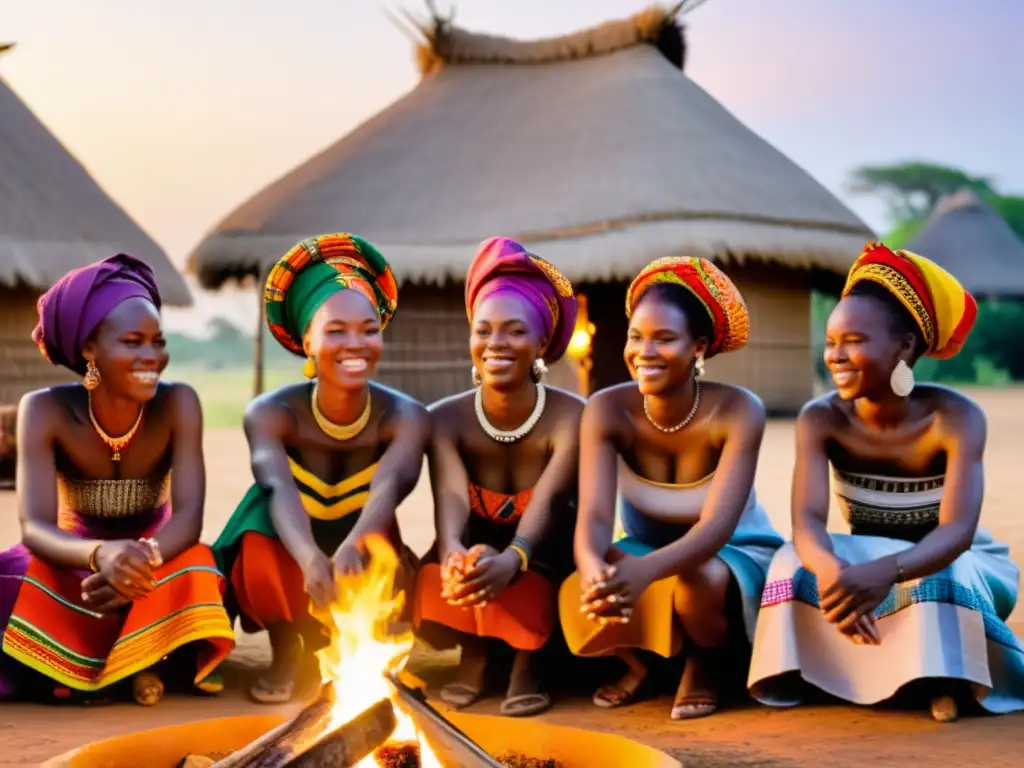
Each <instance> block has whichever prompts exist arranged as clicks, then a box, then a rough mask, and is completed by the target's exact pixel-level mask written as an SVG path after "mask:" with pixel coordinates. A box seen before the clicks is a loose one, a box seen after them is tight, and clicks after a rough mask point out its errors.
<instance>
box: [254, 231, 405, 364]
mask: <svg viewBox="0 0 1024 768" xmlns="http://www.w3.org/2000/svg"><path fill="white" fill-rule="evenodd" d="M344 290H352V291H359V292H360V293H361V294H363V295H364V296H365V297H366V298H367V299H369V300H370V303H371V304H372V305H373V306H374V308H375V309H376V310H377V314H378V316H379V317H380V325H381V328H382V329H383V328H386V327H387V324H388V323H389V322H390V321H391V318H392V317H393V316H394V314H395V310H397V309H398V282H397V281H396V280H395V276H394V274H393V273H392V272H391V267H389V266H388V263H387V261H385V260H384V257H383V256H381V255H380V252H379V251H378V250H377V249H376V248H374V247H373V246H372V245H371V244H370V243H368V242H366V241H365V240H363V239H362V238H361V237H358V236H356V235H351V234H349V233H347V232H342V233H339V234H333V235H320V236H319V237H311V238H308V239H306V240H303V241H302V242H301V243H298V244H297V245H296V246H295V247H293V248H292V249H291V250H290V251H288V253H286V254H285V255H284V256H282V257H281V258H280V259H279V260H278V262H277V263H276V264H275V265H274V267H273V269H271V270H270V275H269V276H268V277H267V284H266V286H265V288H264V289H263V303H264V305H265V306H266V310H267V326H268V327H269V328H270V332H271V333H272V334H273V336H274V338H275V339H277V342H278V343H279V344H280V345H281V346H282V347H284V348H285V349H287V350H288V351H289V352H292V353H294V354H296V355H305V353H304V352H303V349H302V341H303V337H304V336H305V335H306V330H307V329H308V328H309V324H310V323H311V322H312V321H313V316H314V315H315V314H316V313H317V310H318V309H320V307H322V306H323V303H324V302H325V301H327V299H329V298H330V297H331V296H333V295H334V294H335V293H338V292H339V291H344Z"/></svg>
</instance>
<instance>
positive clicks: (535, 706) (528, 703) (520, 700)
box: [500, 693, 551, 717]
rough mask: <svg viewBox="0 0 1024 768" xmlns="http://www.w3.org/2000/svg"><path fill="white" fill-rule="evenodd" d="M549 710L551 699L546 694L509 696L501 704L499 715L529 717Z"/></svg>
mask: <svg viewBox="0 0 1024 768" xmlns="http://www.w3.org/2000/svg"><path fill="white" fill-rule="evenodd" d="M550 708H551V697H550V696H549V695H548V694H546V693H522V694H519V695H518V696H509V697H508V698H507V699H505V700H504V701H503V702H501V709H500V711H501V714H503V715H505V716H506V717H530V716H531V715H539V714H540V713H541V712H545V711H547V710H548V709H550Z"/></svg>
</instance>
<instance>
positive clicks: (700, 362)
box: [693, 355, 704, 379]
mask: <svg viewBox="0 0 1024 768" xmlns="http://www.w3.org/2000/svg"><path fill="white" fill-rule="evenodd" d="M693 369H694V371H695V372H696V374H697V378H698V379H699V378H701V377H703V376H704V355H697V359H696V360H694V361H693Z"/></svg>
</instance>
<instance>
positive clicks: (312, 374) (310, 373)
mask: <svg viewBox="0 0 1024 768" xmlns="http://www.w3.org/2000/svg"><path fill="white" fill-rule="evenodd" d="M302 375H303V376H305V377H306V378H307V379H315V378H316V361H315V360H314V359H313V358H312V356H310V357H307V358H306V362H304V363H303V364H302Z"/></svg>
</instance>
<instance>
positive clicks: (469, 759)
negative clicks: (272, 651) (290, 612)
mask: <svg viewBox="0 0 1024 768" xmlns="http://www.w3.org/2000/svg"><path fill="white" fill-rule="evenodd" d="M365 544H366V548H367V553H368V555H369V557H368V564H367V568H366V570H365V571H364V572H363V573H361V574H358V575H352V576H346V577H343V578H341V579H339V581H338V598H337V600H336V601H335V603H334V604H333V605H331V606H330V607H329V608H328V609H326V610H324V611H322V612H321V613H319V614H318V615H317V617H316V618H317V619H319V620H320V621H321V622H323V624H324V625H325V626H326V627H327V629H328V630H329V632H330V638H331V639H330V642H329V644H328V645H327V647H326V648H324V649H323V650H321V651H319V652H318V654H317V657H318V660H319V663H320V673H321V679H322V688H321V691H320V695H319V696H318V697H317V699H316V700H315V701H314V702H313V703H312V704H310V705H308V706H307V707H305V708H304V709H303V710H302V711H301V712H299V714H298V715H296V716H295V717H294V718H292V719H291V720H290V721H288V722H286V723H284V724H283V725H281V726H278V727H277V728H275V729H273V730H272V731H270V732H268V733H266V734H265V735H264V736H262V737H261V738H259V739H257V740H256V741H253V742H252V743H250V744H248V745H247V746H246V747H244V748H243V749H241V750H238V751H237V752H234V753H233V754H231V755H229V756H227V757H225V758H223V759H221V760H220V761H218V762H214V759H213V756H198V755H192V756H189V758H187V759H186V761H185V762H184V763H183V764H182V765H194V766H212V768H284V766H291V767H292V768H319V767H321V766H322V767H324V768H326V767H327V766H331V768H455V767H458V768H503V767H504V766H527V765H529V766H543V767H544V768H557V763H556V762H554V761H543V760H541V761H537V760H529V759H526V758H523V757H521V756H518V755H506V756H502V758H501V760H500V761H498V760H495V759H494V758H493V757H491V756H490V755H488V754H487V753H486V752H485V751H484V750H483V749H481V748H480V747H479V746H477V745H476V744H475V743H474V742H473V741H472V740H471V739H470V738H469V737H468V736H466V735H465V734H464V733H462V732H461V731H460V730H458V729H457V728H455V726H453V725H452V724H451V723H449V722H448V721H447V720H446V719H445V718H444V717H443V716H441V715H440V714H439V713H438V712H437V711H435V710H434V709H433V708H432V707H431V706H430V705H429V704H428V703H427V702H426V698H425V697H424V696H423V694H422V693H421V692H420V691H419V690H418V689H417V688H415V687H412V686H409V685H407V684H406V683H404V682H403V680H402V671H403V669H404V666H405V663H406V661H407V660H408V658H409V655H410V653H411V651H412V647H413V634H412V629H411V627H409V626H408V625H403V624H400V623H399V621H400V617H401V614H402V609H403V607H404V604H405V594H404V593H403V592H397V593H396V592H395V589H394V584H395V576H396V575H397V573H398V568H399V560H398V555H397V553H396V552H395V550H394V549H393V548H392V547H391V545H390V543H389V542H388V541H387V540H386V539H384V538H383V537H380V536H370V537H368V538H367V539H366V540H365ZM190 761H191V762H190Z"/></svg>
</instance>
